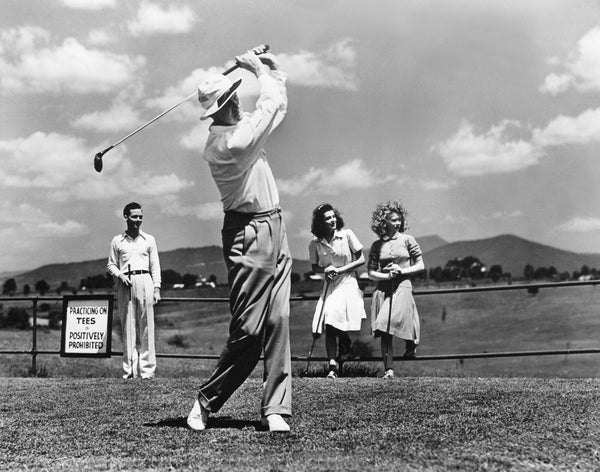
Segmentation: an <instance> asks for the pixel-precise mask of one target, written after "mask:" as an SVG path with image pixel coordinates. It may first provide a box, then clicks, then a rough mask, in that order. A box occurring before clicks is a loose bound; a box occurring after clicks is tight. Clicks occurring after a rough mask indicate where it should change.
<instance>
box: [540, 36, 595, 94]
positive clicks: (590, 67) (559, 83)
mask: <svg viewBox="0 0 600 472" xmlns="http://www.w3.org/2000/svg"><path fill="white" fill-rule="evenodd" d="M552 63H553V64H554V65H557V66H558V67H562V69H564V72H562V73H558V74H557V73H551V74H549V75H548V76H547V77H546V78H545V80H544V83H543V85H542V86H541V87H540V90H541V91H542V92H544V93H548V94H551V95H557V94H559V93H561V92H564V91H566V90H568V89H569V88H571V87H573V88H575V89H576V90H578V91H581V92H588V91H591V92H598V91H600V26H596V27H595V28H592V29H591V30H589V31H588V32H587V33H586V34H585V35H584V36H583V37H582V38H581V39H580V40H579V41H578V42H577V46H576V48H575V49H574V50H573V51H571V52H570V53H569V55H568V58H567V60H566V61H565V62H564V64H561V63H560V62H559V61H558V60H556V59H554V60H553V61H552Z"/></svg>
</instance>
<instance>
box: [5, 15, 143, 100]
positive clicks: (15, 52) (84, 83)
mask: <svg viewBox="0 0 600 472" xmlns="http://www.w3.org/2000/svg"><path fill="white" fill-rule="evenodd" d="M0 44H1V45H2V46H0V92H2V93H4V94H7V93H46V92H48V93H59V92H63V91H66V92H71V93H90V92H108V91H111V90H114V89H118V88H120V87H122V86H123V85H126V84H128V83H130V82H131V81H132V80H133V77H134V76H135V74H136V73H137V71H138V70H139V69H140V68H141V67H142V66H143V65H144V63H145V59H144V58H143V57H141V56H136V57H134V58H130V57H129V56H127V55H123V54H115V53H112V52H108V51H101V50H99V49H90V48H86V47H85V46H83V45H81V44H80V43H79V42H78V41H77V40H76V39H75V38H66V39H64V41H63V42H62V44H59V45H56V44H51V37H50V34H49V33H48V32H47V31H45V30H43V29H41V28H37V27H31V26H26V27H21V28H12V29H9V30H2V31H0Z"/></svg>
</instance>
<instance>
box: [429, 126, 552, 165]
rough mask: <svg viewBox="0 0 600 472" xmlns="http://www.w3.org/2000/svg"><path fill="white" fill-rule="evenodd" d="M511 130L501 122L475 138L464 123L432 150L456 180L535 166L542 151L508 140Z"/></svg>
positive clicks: (516, 140) (522, 142)
mask: <svg viewBox="0 0 600 472" xmlns="http://www.w3.org/2000/svg"><path fill="white" fill-rule="evenodd" d="M511 126H517V127H518V124H517V123H515V122H511V121H503V122H501V123H500V124H498V125H496V126H492V127H491V128H490V129H489V130H488V131H487V132H486V133H484V134H476V133H475V132H474V130H473V125H472V124H470V123H468V122H464V123H462V125H461V127H460V129H459V130H458V131H457V132H456V133H455V134H454V135H453V136H451V137H450V138H449V139H448V140H446V141H445V142H442V143H440V144H437V145H436V146H434V150H436V151H437V152H438V153H439V154H440V155H441V156H442V158H443V160H444V162H445V164H446V166H447V167H448V169H449V170H450V171H451V172H453V173H454V174H456V175H460V176H476V175H484V174H492V173H505V172H513V171H516V170H519V169H524V168H526V167H529V166H532V165H535V164H537V163H538V162H539V160H540V158H541V157H543V155H544V154H543V151H542V150H541V149H540V148H539V147H537V146H535V145H534V144H532V143H530V142H527V141H524V140H520V139H511V138H509V137H508V131H509V128H510V127H511Z"/></svg>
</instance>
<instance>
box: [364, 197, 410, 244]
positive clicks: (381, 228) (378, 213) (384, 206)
mask: <svg viewBox="0 0 600 472" xmlns="http://www.w3.org/2000/svg"><path fill="white" fill-rule="evenodd" d="M390 213H398V215H400V219H401V221H402V226H401V227H400V232H401V233H404V231H406V230H407V229H408V223H407V222H406V215H407V214H408V212H407V211H406V208H404V206H402V204H401V203H400V202H399V201H397V200H393V201H391V202H386V203H379V204H378V205H377V206H376V207H375V211H374V212H373V215H372V216H371V229H372V230H373V232H374V233H375V234H376V235H377V236H379V237H380V238H383V237H384V236H385V235H386V234H387V226H386V222H387V219H388V218H389V216H390Z"/></svg>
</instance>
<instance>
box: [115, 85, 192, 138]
mask: <svg viewBox="0 0 600 472" xmlns="http://www.w3.org/2000/svg"><path fill="white" fill-rule="evenodd" d="M197 93H198V92H194V93H191V94H189V95H188V96H187V97H185V98H184V99H182V100H180V101H179V102H177V103H176V104H175V105H173V106H172V107H171V108H169V109H167V110H165V111H163V112H162V113H161V114H160V115H156V116H155V117H154V118H152V119H151V120H150V121H148V122H147V123H145V124H143V125H142V126H140V127H139V128H138V129H136V130H135V131H132V132H131V133H129V134H128V135H127V136H125V137H124V138H122V139H120V140H119V141H117V142H116V143H115V144H113V145H112V146H111V147H110V148H109V149H112V148H114V147H115V146H118V145H119V144H121V143H122V142H123V141H125V140H127V139H129V138H131V137H132V136H133V135H134V134H137V133H139V132H140V131H142V130H143V129H144V128H145V127H146V126H148V125H151V124H152V123H154V122H155V121H156V120H158V119H159V118H161V117H162V116H164V115H166V114H167V113H169V112H170V111H171V110H173V109H174V108H177V107H178V106H179V105H181V104H182V103H183V102H187V101H188V100H189V99H190V98H193V97H195V96H196V95H197Z"/></svg>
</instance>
